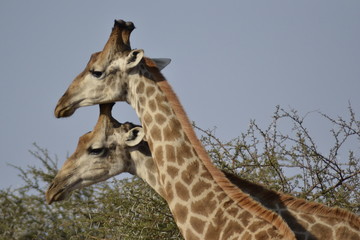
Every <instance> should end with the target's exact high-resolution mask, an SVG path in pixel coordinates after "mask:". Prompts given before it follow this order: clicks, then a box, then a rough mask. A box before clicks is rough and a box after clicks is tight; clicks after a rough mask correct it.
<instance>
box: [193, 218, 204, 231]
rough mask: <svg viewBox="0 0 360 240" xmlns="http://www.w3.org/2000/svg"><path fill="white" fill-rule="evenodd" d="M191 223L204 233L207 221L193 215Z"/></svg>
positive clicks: (194, 227)
mask: <svg viewBox="0 0 360 240" xmlns="http://www.w3.org/2000/svg"><path fill="white" fill-rule="evenodd" d="M190 224H191V226H192V227H193V229H194V230H195V231H196V232H198V233H202V232H203V231H204V227H205V221H203V220H201V219H199V218H197V217H191V218H190Z"/></svg>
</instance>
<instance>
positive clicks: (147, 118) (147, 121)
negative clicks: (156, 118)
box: [143, 113, 152, 125]
mask: <svg viewBox="0 0 360 240" xmlns="http://www.w3.org/2000/svg"><path fill="white" fill-rule="evenodd" d="M143 121H144V125H150V124H151V122H152V117H151V115H150V114H149V113H145V114H144V117H143Z"/></svg>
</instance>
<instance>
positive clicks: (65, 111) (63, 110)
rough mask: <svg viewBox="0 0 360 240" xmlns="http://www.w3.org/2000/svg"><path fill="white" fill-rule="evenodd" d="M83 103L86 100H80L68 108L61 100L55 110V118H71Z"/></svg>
mask: <svg viewBox="0 0 360 240" xmlns="http://www.w3.org/2000/svg"><path fill="white" fill-rule="evenodd" d="M83 101H84V99H80V100H78V101H75V102H73V103H71V104H69V105H67V106H63V104H62V101H61V99H60V101H59V103H58V104H57V106H56V108H55V117H56V118H62V117H70V116H71V115H73V113H74V112H75V111H76V109H77V108H79V107H80V103H81V102H83Z"/></svg>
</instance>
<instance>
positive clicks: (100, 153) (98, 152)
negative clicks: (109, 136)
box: [88, 147, 107, 156]
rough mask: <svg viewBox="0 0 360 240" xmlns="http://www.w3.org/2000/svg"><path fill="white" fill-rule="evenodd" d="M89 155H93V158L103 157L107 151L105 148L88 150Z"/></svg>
mask: <svg viewBox="0 0 360 240" xmlns="http://www.w3.org/2000/svg"><path fill="white" fill-rule="evenodd" d="M88 151H89V154H90V155H95V156H105V155H106V153H107V149H106V148H92V147H90V148H89V150H88Z"/></svg>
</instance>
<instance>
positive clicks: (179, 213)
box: [174, 203, 188, 224]
mask: <svg viewBox="0 0 360 240" xmlns="http://www.w3.org/2000/svg"><path fill="white" fill-rule="evenodd" d="M187 215H188V209H187V207H185V206H183V205H181V204H180V203H177V204H176V205H175V208H174V216H175V218H176V219H177V221H178V222H179V223H180V224H182V223H184V222H185V221H186V219H187Z"/></svg>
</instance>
